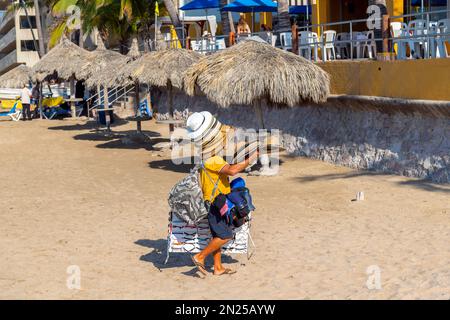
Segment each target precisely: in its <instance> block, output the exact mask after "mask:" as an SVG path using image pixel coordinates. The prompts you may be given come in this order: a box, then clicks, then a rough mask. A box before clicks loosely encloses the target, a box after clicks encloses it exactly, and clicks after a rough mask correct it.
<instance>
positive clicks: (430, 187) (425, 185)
mask: <svg viewBox="0 0 450 320" xmlns="http://www.w3.org/2000/svg"><path fill="white" fill-rule="evenodd" d="M363 176H385V177H398V175H389V174H387V173H383V172H375V171H363V170H361V171H355V172H349V173H333V174H324V175H308V176H302V177H297V178H295V179H296V180H298V181H299V182H302V183H309V182H316V181H327V180H339V179H352V178H358V177H363ZM395 183H396V184H397V185H399V186H406V187H414V188H417V189H421V190H424V191H429V192H443V193H450V186H449V185H444V184H442V185H440V184H437V183H433V182H432V181H431V180H427V179H420V180H419V179H411V180H406V181H399V182H395Z"/></svg>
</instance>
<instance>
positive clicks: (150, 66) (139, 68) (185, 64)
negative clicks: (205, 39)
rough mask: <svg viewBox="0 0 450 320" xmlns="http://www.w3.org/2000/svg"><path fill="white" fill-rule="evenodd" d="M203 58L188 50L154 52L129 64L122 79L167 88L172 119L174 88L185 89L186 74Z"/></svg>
mask: <svg viewBox="0 0 450 320" xmlns="http://www.w3.org/2000/svg"><path fill="white" fill-rule="evenodd" d="M201 57H202V56H201V55H200V54H198V53H196V52H194V51H191V50H186V49H167V50H161V51H152V52H149V53H146V54H144V55H143V56H142V57H140V58H139V59H137V60H135V61H133V62H131V63H129V64H128V65H127V66H126V67H125V68H124V69H123V70H122V71H123V76H122V79H126V78H129V79H132V80H133V81H135V82H136V83H145V84H147V85H149V86H157V87H165V88H167V91H168V107H169V108H168V109H169V115H170V117H171V118H172V117H173V87H175V88H178V89H180V90H182V89H183V78H184V72H185V71H186V69H187V68H189V67H190V66H191V65H193V64H194V63H196V62H198V61H199V60H200V58H201ZM122 81H123V80H122ZM170 131H173V125H171V126H170Z"/></svg>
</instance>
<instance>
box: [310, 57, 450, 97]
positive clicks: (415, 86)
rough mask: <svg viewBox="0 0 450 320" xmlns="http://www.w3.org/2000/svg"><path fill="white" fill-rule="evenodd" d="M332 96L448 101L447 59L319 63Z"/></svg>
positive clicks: (449, 77)
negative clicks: (328, 78) (326, 74)
mask: <svg viewBox="0 0 450 320" xmlns="http://www.w3.org/2000/svg"><path fill="white" fill-rule="evenodd" d="M318 65H319V66H320V67H322V68H323V69H324V70H325V71H327V72H328V73H329V74H330V76H331V91H332V93H333V94H347V95H364V96H380V97H391V98H405V99H423V100H445V101H450V90H449V83H450V59H430V60H402V61H333V62H327V63H319V64H318Z"/></svg>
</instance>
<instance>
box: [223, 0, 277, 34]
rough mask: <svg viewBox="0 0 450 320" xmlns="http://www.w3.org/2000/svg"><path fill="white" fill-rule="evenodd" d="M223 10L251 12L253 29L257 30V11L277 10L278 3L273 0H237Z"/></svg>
mask: <svg viewBox="0 0 450 320" xmlns="http://www.w3.org/2000/svg"><path fill="white" fill-rule="evenodd" d="M221 10H223V11H231V12H251V13H252V31H254V30H255V28H254V27H255V19H254V18H255V17H254V13H255V12H277V10H278V5H277V4H276V3H275V2H273V1H271V0H236V1H234V2H232V3H229V4H227V5H226V6H224V7H223V8H222V9H221Z"/></svg>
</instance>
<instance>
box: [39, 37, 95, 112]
mask: <svg viewBox="0 0 450 320" xmlns="http://www.w3.org/2000/svg"><path fill="white" fill-rule="evenodd" d="M89 57H90V52H89V51H87V50H84V49H83V48H81V47H79V46H77V45H76V44H74V43H73V42H72V41H70V40H69V39H67V38H66V37H65V36H63V38H62V39H61V42H60V43H59V44H58V45H57V46H55V47H54V48H53V49H52V50H50V51H49V52H48V53H47V54H46V55H45V56H43V57H42V59H41V60H40V61H39V62H38V63H36V64H35V65H34V66H33V68H31V72H32V78H33V80H35V81H37V82H42V81H44V80H45V78H47V76H50V75H54V74H56V75H57V77H58V78H60V79H64V80H69V81H70V94H71V100H73V99H74V98H75V79H77V80H82V79H85V77H86V73H85V71H84V70H85V69H86V68H85V66H86V65H88V64H89ZM72 116H73V117H75V105H74V104H73V103H72Z"/></svg>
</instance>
